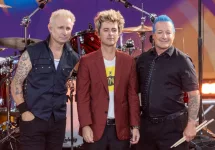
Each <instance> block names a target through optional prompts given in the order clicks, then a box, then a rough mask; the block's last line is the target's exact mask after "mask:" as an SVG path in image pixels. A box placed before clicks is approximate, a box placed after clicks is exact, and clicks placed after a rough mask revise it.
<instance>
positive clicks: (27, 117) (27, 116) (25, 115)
mask: <svg viewBox="0 0 215 150" xmlns="http://www.w3.org/2000/svg"><path fill="white" fill-rule="evenodd" d="M34 118H35V116H34V115H33V114H32V113H31V112H30V111H26V112H24V113H23V114H22V121H32V120H34Z"/></svg>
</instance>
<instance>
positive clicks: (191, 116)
mask: <svg viewBox="0 0 215 150" xmlns="http://www.w3.org/2000/svg"><path fill="white" fill-rule="evenodd" d="M188 98H189V101H188V123H187V126H186V128H185V130H184V133H183V134H184V136H185V138H186V141H191V140H192V139H193V138H194V137H195V136H196V119H197V116H198V112H199V103H200V95H199V90H196V91H191V92H188Z"/></svg>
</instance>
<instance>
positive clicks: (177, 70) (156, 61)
mask: <svg viewBox="0 0 215 150" xmlns="http://www.w3.org/2000/svg"><path fill="white" fill-rule="evenodd" d="M137 73H138V80H139V89H140V92H141V103H142V109H143V113H145V114H147V115H149V116H151V117H162V116H167V115H169V114H172V113H175V112H178V111H181V110H183V109H184V108H185V105H184V101H183V95H184V92H189V91H194V90H198V80H197V76H196V72H195V69H194V65H193V63H192V61H191V59H190V57H189V56H188V55H186V54H184V53H183V52H181V51H180V50H178V49H177V48H174V47H171V48H169V49H168V50H166V51H165V52H164V53H162V54H161V55H159V56H158V55H157V52H156V51H155V49H151V50H149V51H147V52H145V53H143V54H141V55H140V56H139V58H138V60H137Z"/></svg>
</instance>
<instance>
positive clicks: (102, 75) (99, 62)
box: [96, 49, 109, 94]
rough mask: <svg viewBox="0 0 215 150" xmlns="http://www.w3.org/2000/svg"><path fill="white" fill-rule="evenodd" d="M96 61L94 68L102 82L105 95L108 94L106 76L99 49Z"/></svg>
mask: <svg viewBox="0 0 215 150" xmlns="http://www.w3.org/2000/svg"><path fill="white" fill-rule="evenodd" d="M97 56H98V57H97V59H98V60H97V61H96V66H97V68H98V73H99V76H100V78H101V80H102V83H103V85H104V87H105V90H106V92H107V94H108V93H109V91H108V81H107V76H106V70H105V64H104V59H103V57H102V52H101V50H100V49H99V50H98V51H97Z"/></svg>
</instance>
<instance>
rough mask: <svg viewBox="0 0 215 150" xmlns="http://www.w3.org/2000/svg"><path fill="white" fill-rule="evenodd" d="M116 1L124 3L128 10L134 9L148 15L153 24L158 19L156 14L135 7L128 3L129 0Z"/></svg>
mask: <svg viewBox="0 0 215 150" xmlns="http://www.w3.org/2000/svg"><path fill="white" fill-rule="evenodd" d="M116 1H118V2H121V3H123V4H124V5H125V7H126V8H129V7H132V8H134V9H136V10H138V11H140V12H142V13H144V14H146V15H148V17H149V18H150V20H151V22H152V23H154V20H155V18H156V17H157V15H156V14H152V13H148V12H147V11H144V10H143V9H141V8H139V7H137V6H134V5H133V4H131V3H130V2H128V1H127V0H116Z"/></svg>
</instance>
